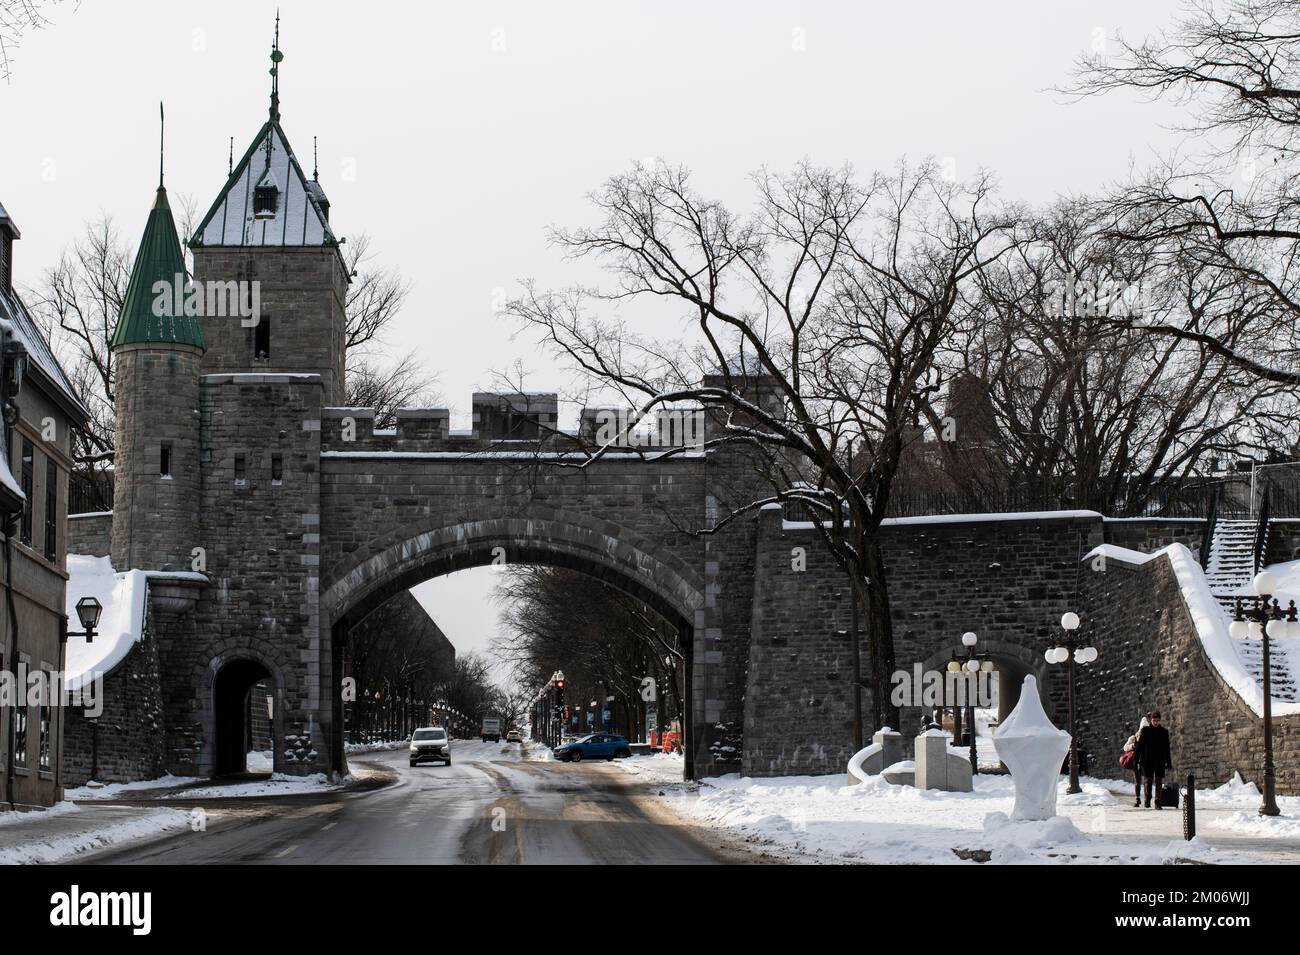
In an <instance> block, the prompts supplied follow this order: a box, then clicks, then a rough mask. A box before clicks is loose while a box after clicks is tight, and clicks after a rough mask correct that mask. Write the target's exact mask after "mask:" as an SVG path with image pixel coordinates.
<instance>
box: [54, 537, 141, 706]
mask: <svg viewBox="0 0 1300 955" xmlns="http://www.w3.org/2000/svg"><path fill="white" fill-rule="evenodd" d="M148 579H149V575H148V574H147V573H145V572H144V571H142V570H128V571H126V572H124V573H120V574H119V573H117V572H116V571H114V570H113V563H112V561H111V560H110V559H109V558H107V557H88V556H86V555H84V554H69V555H68V587H67V591H66V598H65V601H64V602H65V604H66V606H67V612H68V620H69V622H70V624H71V625H72V626H73V627H77V626H79V624H78V623H77V601H78V600H80V599H81V598H82V597H94V598H95V599H96V600H98V601H99V602H100V603H101V604H103V605H104V610H103V613H101V614H100V617H99V628H98V632H97V633H96V634H95V639H94V640H92V641H89V642H88V641H87V640H86V639H85V638H84V637H69V638H68V654H67V664H66V665H67V686H68V689H69V690H74V691H75V690H79V689H81V687H82V686H84V685H85V684H87V683H89V682H91V681H92V680H93V679H94V677H95V674H96V673H99V674H108V673H109V672H110V671H112V669H113V668H114V667H116V666H117V665H118V664H119V663H121V662H122V661H123V660H124V659H126V655H127V654H128V653H130V652H131V648H132V647H133V646H135V644H136V643H137V642H138V641H139V639H140V636H141V634H143V632H144V601H145V595H146V593H147V592H148V589H149V588H148Z"/></svg>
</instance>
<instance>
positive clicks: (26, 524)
mask: <svg viewBox="0 0 1300 955" xmlns="http://www.w3.org/2000/svg"><path fill="white" fill-rule="evenodd" d="M22 440H23V466H22V487H23V520H22V528H21V531H20V533H21V535H22V538H21V539H22V542H23V543H24V544H26V545H27V546H28V547H30V546H31V545H32V496H33V495H34V494H35V490H36V463H35V454H36V452H35V451H34V450H32V441H31V438H23V439H22Z"/></svg>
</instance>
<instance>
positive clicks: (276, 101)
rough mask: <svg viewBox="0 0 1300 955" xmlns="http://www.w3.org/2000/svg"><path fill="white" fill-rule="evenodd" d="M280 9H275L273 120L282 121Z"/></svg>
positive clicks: (272, 61)
mask: <svg viewBox="0 0 1300 955" xmlns="http://www.w3.org/2000/svg"><path fill="white" fill-rule="evenodd" d="M283 59H284V54H283V53H281V52H280V11H279V10H276V11H275V42H274V43H273V44H272V45H271V122H273V123H278V122H279V121H280V61H281V60H283Z"/></svg>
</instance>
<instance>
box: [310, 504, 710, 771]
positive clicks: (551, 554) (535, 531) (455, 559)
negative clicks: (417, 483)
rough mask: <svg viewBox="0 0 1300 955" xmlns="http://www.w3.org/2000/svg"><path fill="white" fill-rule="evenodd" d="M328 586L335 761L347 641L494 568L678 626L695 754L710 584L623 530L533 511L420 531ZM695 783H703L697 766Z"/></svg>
mask: <svg viewBox="0 0 1300 955" xmlns="http://www.w3.org/2000/svg"><path fill="white" fill-rule="evenodd" d="M341 563H343V566H336V567H334V568H331V569H330V572H329V573H328V574H326V575H324V576H323V579H322V591H321V597H320V614H321V631H322V634H325V633H328V634H329V654H330V656H329V660H330V667H329V673H330V674H331V676H330V678H329V680H328V683H329V685H323V686H322V692H323V693H326V694H327V695H328V697H329V698H330V699H332V700H333V701H334V702H333V713H332V718H333V723H334V726H336V727H338V728H339V729H340V731H338V732H335V733H334V734H333V738H332V743H331V747H332V753H331V756H332V760H333V762H334V765H337V766H342V765H343V761H344V754H343V737H342V732H341V728H342V726H343V699H342V694H341V693H340V692H338V689H339V688H338V687H337V686H334V685H333V684H334V683H335V682H337V681H338V680H339V679H340V678H341V675H342V673H343V655H342V648H343V646H344V643H345V640H346V633H347V631H348V630H350V629H351V627H352V626H354V625H355V624H356V623H358V622H360V620H362V619H363V618H364V617H365V616H366V615H367V614H369V613H370V612H371V611H372V610H374V609H375V608H376V607H378V606H379V605H380V604H382V603H383V602H384V601H386V600H388V599H390V598H392V597H393V596H396V595H397V594H399V593H401V592H402V591H405V590H408V589H410V588H411V587H413V586H415V585H417V584H419V583H423V582H424V581H426V580H430V579H432V578H435V577H440V576H443V575H446V574H450V573H454V572H456V571H459V570H465V569H468V568H471V567H478V566H485V565H489V564H493V563H512V564H543V565H549V566H556V567H565V568H569V569H572V570H577V571H580V572H582V573H584V574H587V575H589V576H592V577H595V578H597V579H599V580H602V581H605V582H606V583H608V584H610V585H611V586H613V587H615V588H617V589H619V590H622V591H624V592H626V593H628V594H631V595H632V596H634V597H636V598H638V599H639V600H642V601H644V602H645V603H646V604H647V605H649V606H650V607H651V608H652V609H654V610H655V611H656V612H657V613H658V614H659V615H660V616H662V617H663V618H664V619H666V620H668V621H669V622H671V623H673V624H674V625H676V626H677V627H678V629H679V632H680V634H681V640H682V644H683V646H685V647H686V648H687V652H686V667H685V670H686V672H685V674H684V676H685V687H686V692H687V695H688V697H689V698H690V702H689V705H688V706H687V712H688V714H689V716H688V718H687V719H686V721H685V722H686V726H685V728H684V735H685V740H684V743H685V749H686V752H687V753H688V754H691V753H694V752H695V750H694V749H693V746H694V744H695V731H694V725H695V724H696V723H697V721H698V720H700V719H702V718H703V706H702V704H701V703H700V701H699V700H698V699H697V698H696V697H697V694H696V693H695V692H694V691H695V686H694V681H693V669H694V657H695V652H694V646H695V643H694V640H695V634H696V632H697V630H700V629H702V621H703V616H704V606H705V597H704V590H705V588H704V584H703V581H702V580H700V579H699V577H698V575H697V574H696V573H695V571H694V570H693V569H692V568H690V567H688V566H687V565H685V564H684V563H683V562H682V561H681V560H680V559H678V558H677V557H675V556H673V555H671V554H667V553H665V552H664V551H663V550H662V549H661V548H658V547H656V546H655V545H653V544H652V543H650V542H649V541H647V540H645V539H644V538H641V537H639V536H638V535H635V534H633V533H631V532H629V531H627V530H626V529H624V528H621V527H619V526H618V525H616V524H612V523H610V522H606V521H599V520H595V519H592V518H587V517H582V516H580V515H574V514H566V513H564V512H559V511H550V510H538V509H532V510H530V512H529V514H528V515H526V516H520V515H498V516H493V517H485V518H482V519H476V520H469V521H463V522H460V523H455V524H445V525H440V526H426V527H421V526H418V525H416V526H412V527H409V528H406V529H404V530H402V531H398V532H394V533H392V534H389V535H387V536H386V537H385V538H382V539H380V540H378V541H376V542H374V543H373V544H371V545H370V546H369V547H368V548H366V550H365V553H364V554H363V553H361V552H360V551H358V552H357V554H356V555H354V556H353V557H352V558H351V559H349V560H347V561H345V562H341ZM686 773H687V777H688V778H693V777H694V767H693V760H692V759H691V758H688V759H687V767H686Z"/></svg>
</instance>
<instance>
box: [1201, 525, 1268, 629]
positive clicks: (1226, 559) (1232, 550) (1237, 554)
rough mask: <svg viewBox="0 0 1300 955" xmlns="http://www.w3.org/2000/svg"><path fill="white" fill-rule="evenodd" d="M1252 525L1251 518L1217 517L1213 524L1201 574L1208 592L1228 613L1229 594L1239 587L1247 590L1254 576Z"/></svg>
mask: <svg viewBox="0 0 1300 955" xmlns="http://www.w3.org/2000/svg"><path fill="white" fill-rule="evenodd" d="M1256 529H1257V525H1256V524H1255V522H1254V521H1249V520H1246V521H1240V520H1239V521H1228V520H1220V521H1218V522H1217V523H1216V524H1215V525H1214V537H1213V538H1212V539H1211V540H1210V559H1209V561H1208V562H1207V563H1206V566H1205V578H1206V580H1207V581H1209V584H1210V593H1212V594H1214V599H1215V600H1217V601H1219V605H1220V606H1222V607H1223V609H1224V610H1225V611H1226V612H1227V613H1229V614H1231V613H1232V611H1233V596H1234V595H1236V594H1238V593H1240V592H1241V591H1242V589H1243V588H1244V589H1245V590H1246V591H1247V592H1249V589H1250V581H1251V579H1252V578H1253V577H1254V576H1255V570H1256V568H1255V531H1256Z"/></svg>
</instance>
